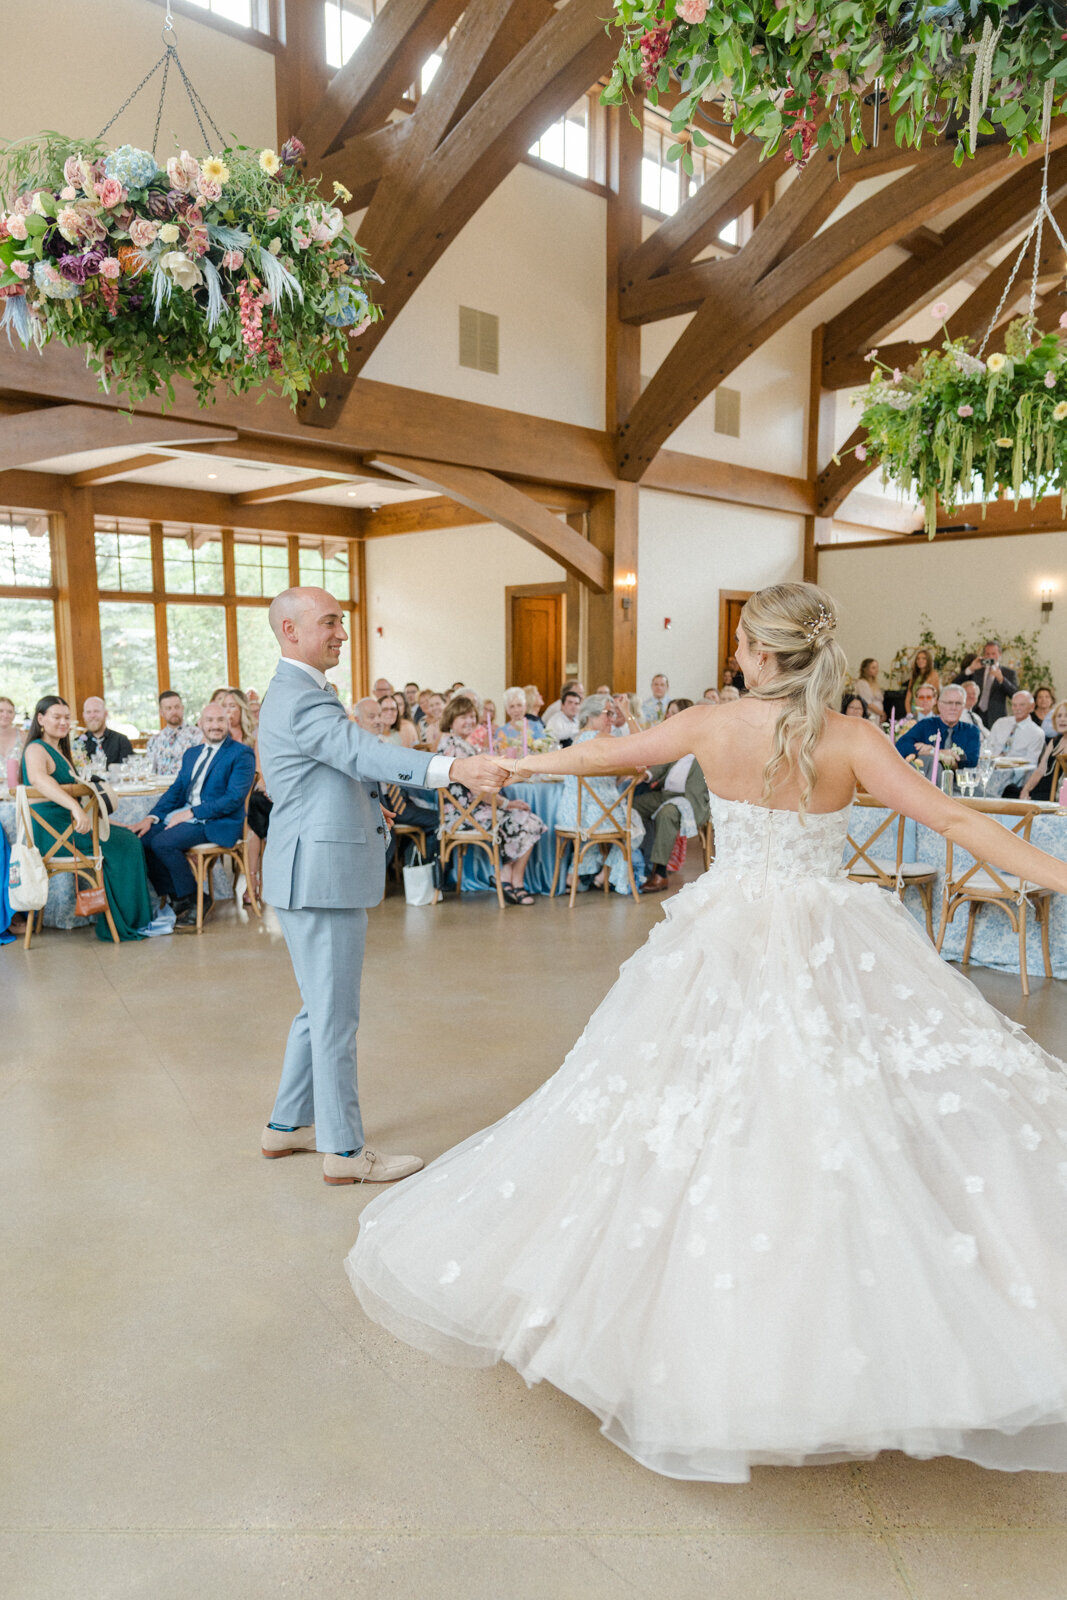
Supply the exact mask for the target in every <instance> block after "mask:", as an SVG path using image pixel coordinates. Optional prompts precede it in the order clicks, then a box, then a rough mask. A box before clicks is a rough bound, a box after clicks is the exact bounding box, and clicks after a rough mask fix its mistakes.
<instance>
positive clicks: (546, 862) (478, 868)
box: [446, 783, 567, 894]
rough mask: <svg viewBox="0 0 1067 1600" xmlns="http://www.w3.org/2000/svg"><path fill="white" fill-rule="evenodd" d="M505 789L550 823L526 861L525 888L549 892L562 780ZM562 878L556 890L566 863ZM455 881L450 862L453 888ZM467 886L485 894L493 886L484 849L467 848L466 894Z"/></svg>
mask: <svg viewBox="0 0 1067 1600" xmlns="http://www.w3.org/2000/svg"><path fill="white" fill-rule="evenodd" d="M502 792H503V794H504V796H505V798H506V799H509V800H525V801H526V803H527V805H528V806H529V807H530V809H531V811H533V812H534V813H535V814H536V815H537V816H539V817H540V818H541V821H542V822H545V823H547V824H548V827H547V830H546V831H545V832H544V833H543V834H542V835H541V837H540V839H539V840H538V841H537V843H536V844H535V845H534V849H533V855H532V856H531V857H530V859H529V861H528V862H527V865H526V878H525V885H526V888H527V889H529V891H530V893H531V894H548V892H549V890H550V889H551V887H552V868H553V866H554V864H555V860H556V816H557V814H558V812H559V806H560V801H561V800H562V799H563V785H562V783H509V784H508V786H507V788H506V789H504V790H503V791H502ZM453 860H455V857H453ZM559 878H560V881H559V883H558V885H557V886H556V893H557V894H563V893H565V885H566V879H567V873H566V867H565V866H563V867H561V868H560V874H559ZM455 882H456V879H455V873H454V872H453V869H452V867H451V866H449V869H448V877H447V879H446V885H447V887H448V888H450V889H451V888H454V887H455ZM468 890H472V891H476V892H480V893H482V894H484V893H485V892H486V890H494V884H493V872H492V866H491V864H490V861H489V855H488V852H487V851H485V850H474V849H470V850H467V851H466V852H465V855H464V858H463V892H464V894H466V892H467V891H468Z"/></svg>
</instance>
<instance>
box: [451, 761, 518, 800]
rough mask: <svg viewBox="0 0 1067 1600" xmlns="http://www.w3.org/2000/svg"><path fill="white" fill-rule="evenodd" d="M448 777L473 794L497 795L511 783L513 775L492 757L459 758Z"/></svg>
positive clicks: (454, 762) (453, 764)
mask: <svg viewBox="0 0 1067 1600" xmlns="http://www.w3.org/2000/svg"><path fill="white" fill-rule="evenodd" d="M448 776H449V781H450V782H452V783H461V784H462V785H463V787H464V788H465V789H469V790H470V791H471V793H472V794H495V793H496V792H497V790H499V789H502V788H503V787H504V785H505V783H510V782H511V773H510V772H509V771H508V770H507V768H506V767H505V766H503V765H502V764H501V763H500V762H499V761H495V760H494V759H493V758H492V756H457V758H456V760H455V761H453V763H452V766H451V768H450V770H449V774H448Z"/></svg>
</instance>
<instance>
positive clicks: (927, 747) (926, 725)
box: [897, 683, 1036, 769]
mask: <svg viewBox="0 0 1067 1600" xmlns="http://www.w3.org/2000/svg"><path fill="white" fill-rule="evenodd" d="M923 688H925V689H930V688H931V685H930V684H924V685H923ZM963 706H964V693H963V689H962V688H961V686H960V685H959V684H958V683H946V685H945V687H944V688H943V689H942V691H941V693H940V695H939V696H938V700H937V715H936V716H929V717H921V718H920V719H919V721H918V722H916V723H914V724H913V725H912V727H910V728H908V729H907V730H906V732H904V733H903V734H902V735H901V736H900V738H899V739H898V740H897V751H898V752H899V754H900V755H902V756H904V757H905V758H907V757H908V756H912V755H918V756H922V757H923V758H924V765H926V766H928V767H930V766H932V765H933V756H934V748H935V747H934V741H935V739H937V736H938V734H940V735H941V742H940V745H939V746H938V750H939V764H940V765H941V766H948V767H954V768H957V769H958V768H959V767H976V766H977V765H978V757H979V755H980V754H981V750H982V738H981V735H980V734H979V732H978V729H977V728H973V727H972V726H971V725H970V723H968V722H964V721H963V720H962V718H963ZM1035 731H1036V730H1035ZM957 752H958V753H957Z"/></svg>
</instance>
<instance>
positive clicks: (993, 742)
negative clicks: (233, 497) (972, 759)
mask: <svg viewBox="0 0 1067 1600" xmlns="http://www.w3.org/2000/svg"><path fill="white" fill-rule="evenodd" d="M1033 709H1034V697H1033V695H1032V694H1031V693H1030V691H1029V690H1028V689H1017V690H1016V692H1015V693H1014V694H1013V695H1012V697H1011V713H1010V715H1008V716H1006V717H998V718H997V720H996V722H994V724H993V726H992V727H991V728H990V730H989V747H990V749H991V750H992V752H993V755H994V756H1011V757H1012V758H1013V760H1017V761H1025V762H1028V763H1031V764H1032V763H1035V762H1037V761H1038V760H1039V759H1040V757H1041V752H1042V751H1043V750H1044V748H1045V735H1044V734H1043V733H1042V732H1041V729H1040V727H1039V726H1038V724H1037V723H1036V722H1034V720H1033V718H1032V717H1031V715H1030V713H1031V712H1032V711H1033Z"/></svg>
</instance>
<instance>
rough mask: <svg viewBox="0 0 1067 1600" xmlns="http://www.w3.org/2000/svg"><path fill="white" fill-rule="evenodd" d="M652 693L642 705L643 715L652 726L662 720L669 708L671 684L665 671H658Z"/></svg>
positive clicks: (653, 682) (648, 724) (647, 725)
mask: <svg viewBox="0 0 1067 1600" xmlns="http://www.w3.org/2000/svg"><path fill="white" fill-rule="evenodd" d="M651 687H652V693H651V694H650V696H649V697H648V699H647V700H646V701H645V703H644V705H643V706H642V707H641V716H642V718H643V720H644V723H645V726H646V727H651V726H652V724H653V723H655V722H662V721H663V720H664V716H665V713H666V710H667V691H668V689H669V688H670V684H669V683H668V682H667V674H666V673H665V672H657V673H656V675H655V677H654V678H653V679H652V685H651Z"/></svg>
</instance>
